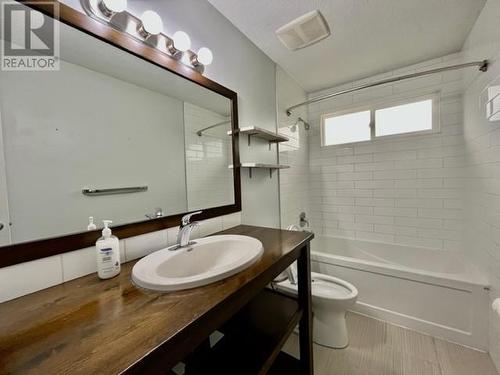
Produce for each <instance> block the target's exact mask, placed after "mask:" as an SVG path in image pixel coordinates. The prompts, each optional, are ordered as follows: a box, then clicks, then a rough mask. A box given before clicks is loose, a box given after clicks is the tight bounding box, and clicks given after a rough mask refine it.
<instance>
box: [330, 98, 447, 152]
mask: <svg viewBox="0 0 500 375" xmlns="http://www.w3.org/2000/svg"><path fill="white" fill-rule="evenodd" d="M438 107H439V103H438V95H432V96H427V97H420V98H413V99H411V100H405V101H399V102H392V103H386V104H383V105H379V106H373V107H368V108H363V109H361V110H359V109H358V110H356V111H348V112H341V113H334V114H329V115H323V116H322V121H321V143H322V145H323V146H332V145H341V144H347V143H355V142H364V141H370V140H374V139H378V138H382V137H389V136H402V135H410V134H422V133H429V132H435V131H438V124H439V118H438V115H437V114H438V111H437V109H438Z"/></svg>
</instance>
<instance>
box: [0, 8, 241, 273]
mask: <svg viewBox="0 0 500 375" xmlns="http://www.w3.org/2000/svg"><path fill="white" fill-rule="evenodd" d="M17 1H18V2H19V3H21V4H24V5H26V6H28V7H30V8H33V9H36V10H38V11H40V12H42V13H43V14H45V15H47V16H50V17H52V18H57V17H56V15H54V6H53V4H58V7H59V19H58V20H59V21H60V22H62V23H64V24H66V25H68V26H70V27H73V28H76V29H78V30H80V31H82V32H84V33H86V34H88V35H91V36H93V37H95V38H97V39H99V40H101V41H104V42H106V43H108V44H110V45H112V46H114V47H117V48H120V49H122V50H123V51H126V52H128V53H131V54H133V55H135V56H136V57H138V58H141V59H143V60H145V61H147V62H149V63H152V64H154V65H156V66H159V67H160V68H162V69H165V70H166V71H168V72H171V73H174V74H176V75H178V76H180V77H183V78H185V79H187V80H189V81H191V82H194V83H196V84H198V85H200V86H202V87H204V88H206V89H209V90H211V91H213V92H215V93H217V94H220V95H222V96H225V97H226V98H228V99H230V100H231V105H232V107H231V128H232V134H233V135H232V146H233V165H235V166H238V165H239V164H240V157H239V149H238V145H239V143H238V132H237V130H238V103H237V101H238V100H237V94H236V93H235V92H234V91H232V90H230V89H228V88H226V87H224V86H222V85H220V84H218V83H217V82H214V81H212V80H210V79H208V78H206V77H204V76H203V75H202V74H200V73H199V72H197V71H196V70H194V69H192V68H190V67H188V66H186V65H184V64H183V63H181V62H179V61H177V60H175V59H174V58H171V57H169V56H168V55H165V54H164V53H162V52H160V51H158V50H156V49H155V48H153V47H150V46H148V45H147V44H144V43H141V42H139V41H137V40H135V39H134V38H132V37H131V36H129V35H127V34H126V33H124V32H120V31H118V30H116V29H114V28H113V27H111V26H108V25H105V24H102V23H100V22H98V21H96V20H94V19H92V18H91V17H89V16H87V15H86V14H84V13H81V12H79V11H77V10H75V9H73V8H71V7H69V6H67V5H65V4H62V3H61V2H59V1H57V0H30V1H29V4H26V1H23V0H17ZM37 3H38V4H37ZM233 183H234V199H235V203H234V204H231V205H227V206H220V207H214V208H208V209H205V210H203V213H202V214H200V215H198V216H197V219H199V220H205V219H210V218H213V217H218V216H222V215H227V214H231V213H234V212H239V211H241V181H240V168H234V169H233ZM186 213H187V212H184V213H180V214H176V215H170V216H165V217H162V218H157V219H152V220H145V221H141V222H136V223H131V224H124V225H120V226H116V227H113V233H114V234H116V235H117V236H118V238H120V239H123V238H127V237H132V236H138V235H141V234H145V233H150V232H154V231H158V230H162V229H166V228H171V227H175V226H178V225H179V223H180V220H181V217H182V216H183V215H184V214H186ZM100 235H101V230H95V231H87V232H81V233H74V234H68V235H63V236H60V237H52V238H47V239H42V240H35V241H29V242H23V243H18V244H13V245H7V246H3V247H0V267H7V266H11V265H14V264H18V263H22V262H27V261H31V260H35V259H40V258H45V257H48V256H53V255H57V254H62V253H66V252H69V251H74V250H79V249H83V248H86V247H90V246H94V244H95V242H96V240H97V238H99V237H100Z"/></svg>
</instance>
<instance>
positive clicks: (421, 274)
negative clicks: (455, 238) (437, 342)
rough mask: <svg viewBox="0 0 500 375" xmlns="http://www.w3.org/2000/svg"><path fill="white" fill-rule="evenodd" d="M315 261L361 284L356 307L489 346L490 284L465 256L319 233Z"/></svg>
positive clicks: (313, 250) (433, 332) (322, 269)
mask: <svg viewBox="0 0 500 375" xmlns="http://www.w3.org/2000/svg"><path fill="white" fill-rule="evenodd" d="M311 260H312V269H313V271H317V272H321V273H325V274H328V275H332V276H336V277H339V278H341V279H344V280H346V281H348V282H350V283H352V284H354V285H355V286H356V287H357V288H358V291H359V296H358V302H357V304H356V305H355V307H354V309H353V310H354V311H357V312H360V313H362V314H366V315H369V316H373V317H375V318H379V319H381V320H385V321H388V322H391V323H394V324H398V325H402V326H405V327H409V328H412V329H415V330H418V331H421V332H424V333H428V334H430V335H432V336H436V337H442V338H444V339H446V340H450V341H454V342H457V343H460V344H463V345H468V346H471V347H474V348H477V349H481V350H487V345H488V342H487V338H488V303H489V302H488V301H489V299H488V289H489V288H488V285H487V283H486V281H485V279H484V278H483V277H482V276H481V274H479V273H478V271H477V270H476V269H475V268H474V267H473V266H471V265H470V264H468V263H467V262H464V261H463V258H462V257H461V256H460V254H458V253H455V252H451V251H440V250H430V249H423V248H416V247H409V246H400V245H392V244H384V243H376V242H367V241H359V240H348V239H343V238H334V237H321V236H319V237H316V238H315V239H314V240H313V241H312V243H311Z"/></svg>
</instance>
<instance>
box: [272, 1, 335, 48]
mask: <svg viewBox="0 0 500 375" xmlns="http://www.w3.org/2000/svg"><path fill="white" fill-rule="evenodd" d="M276 35H277V36H278V38H279V40H280V41H281V42H282V43H283V44H284V45H285V46H286V47H287V48H288V49H291V50H292V51H296V50H298V49H301V48H304V47H307V46H310V45H311V44H314V43H317V42H319V41H320V40H323V39H325V38H326V37H328V36H329V35H330V28H329V27H328V24H327V23H326V21H325V18H324V17H323V15H322V14H321V12H320V11H319V10H313V11H312V12H309V13H306V14H304V15H303V16H300V17H299V18H296V19H294V20H293V21H291V22H289V23H287V24H286V25H284V26H282V27H280V28H279V29H278V30H276Z"/></svg>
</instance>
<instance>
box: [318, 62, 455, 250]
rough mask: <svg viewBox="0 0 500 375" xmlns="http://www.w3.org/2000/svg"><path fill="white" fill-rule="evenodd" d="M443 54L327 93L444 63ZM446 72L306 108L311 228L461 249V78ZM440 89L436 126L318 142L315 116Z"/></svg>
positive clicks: (356, 236) (353, 94) (389, 240)
mask: <svg viewBox="0 0 500 375" xmlns="http://www.w3.org/2000/svg"><path fill="white" fill-rule="evenodd" d="M460 61H461V60H460V57H459V56H457V55H452V56H445V57H443V58H439V59H434V60H431V61H427V62H424V63H420V64H417V65H413V66H408V67H405V68H403V69H399V70H396V71H392V72H389V73H387V74H383V75H378V76H374V77H370V78H368V79H365V80H361V81H357V82H352V83H350V84H347V85H343V86H341V87H337V88H334V89H331V90H327V91H322V92H316V93H313V94H311V95H310V96H311V97H314V96H317V95H321V94H325V93H327V92H330V91H336V90H340V89H345V88H349V87H353V86H357V85H360V84H364V83H368V82H374V81H377V80H380V79H384V78H388V77H390V76H396V75H402V74H408V73H411V72H415V71H420V70H427V69H432V68H436V67H439V66H442V65H451V64H453V63H457V62H460ZM461 78H462V76H461V73H460V72H446V73H442V74H436V75H432V76H428V77H425V78H419V79H416V80H407V81H403V82H400V83H396V84H392V85H385V86H381V87H379V88H373V89H368V90H363V91H358V92H355V93H352V94H348V95H343V96H340V97H338V98H333V99H330V100H327V101H323V102H319V103H315V104H311V105H310V106H309V120H310V122H311V125H312V130H311V131H310V136H309V150H310V156H309V160H310V166H311V168H310V178H311V201H310V207H311V216H312V219H313V220H312V222H313V228H314V230H315V231H316V232H317V233H323V234H325V235H334V236H343V237H349V238H358V239H364V240H374V241H381V242H388V243H398V244H404V245H411V246H420V247H427V248H435V249H449V250H460V249H461V231H462V201H461V199H462V190H463V189H462V183H461V177H463V169H462V162H463V139H462V104H461V93H462V81H461ZM436 92H439V93H440V123H441V131H440V132H439V133H437V134H426V135H407V136H401V137H397V138H391V139H385V140H383V139H379V140H374V141H369V142H359V143H354V144H349V145H338V146H327V147H321V144H320V117H321V115H322V114H325V113H333V112H337V111H343V110H348V109H356V108H359V107H363V106H370V105H375V104H384V103H391V102H392V101H394V100H398V99H401V98H412V97H418V96H421V95H426V94H432V93H436Z"/></svg>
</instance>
